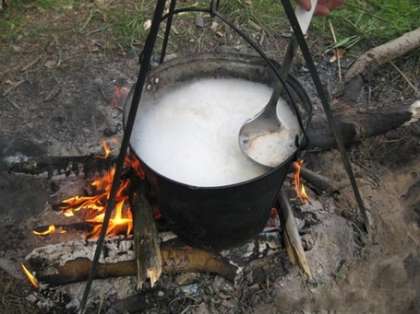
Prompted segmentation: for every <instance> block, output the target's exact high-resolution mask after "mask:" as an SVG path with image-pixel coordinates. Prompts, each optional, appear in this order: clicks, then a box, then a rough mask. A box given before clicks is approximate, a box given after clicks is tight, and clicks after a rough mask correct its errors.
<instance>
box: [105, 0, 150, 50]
mask: <svg viewBox="0 0 420 314" xmlns="http://www.w3.org/2000/svg"><path fill="white" fill-rule="evenodd" d="M151 4H152V3H151V1H135V2H132V3H131V4H130V5H129V7H127V6H113V7H109V8H103V9H100V11H101V14H102V16H103V18H104V22H105V23H106V24H107V25H108V26H109V30H110V31H111V33H112V35H113V36H114V38H115V40H116V41H117V42H118V43H119V45H120V46H123V47H131V46H134V45H136V44H138V43H141V42H143V41H144V39H145V35H146V33H147V30H146V29H145V27H144V23H145V22H146V20H147V19H148V18H150V13H151V10H152V8H151ZM152 5H153V4H152Z"/></svg>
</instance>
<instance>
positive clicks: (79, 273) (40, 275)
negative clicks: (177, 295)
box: [27, 246, 237, 286]
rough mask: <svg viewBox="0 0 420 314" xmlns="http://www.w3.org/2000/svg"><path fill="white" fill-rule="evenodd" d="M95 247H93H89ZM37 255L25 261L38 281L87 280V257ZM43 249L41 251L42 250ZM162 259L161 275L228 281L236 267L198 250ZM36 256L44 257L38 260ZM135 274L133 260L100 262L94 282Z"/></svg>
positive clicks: (173, 251) (174, 251)
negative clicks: (61, 259)
mask: <svg viewBox="0 0 420 314" xmlns="http://www.w3.org/2000/svg"><path fill="white" fill-rule="evenodd" d="M92 247H93V248H94V246H92ZM40 249H41V248H38V249H37V250H38V252H37V254H35V255H34V254H33V255H32V256H29V257H28V259H27V261H28V265H29V267H30V269H31V270H32V271H34V272H35V273H36V277H37V279H38V280H39V281H40V282H42V283H46V284H49V285H51V286H57V285H65V284H69V283H74V282H80V281H84V280H86V279H87V277H88V275H89V270H90V268H91V266H92V261H91V260H90V259H89V258H86V257H79V258H76V259H74V260H68V261H66V262H65V263H64V264H60V263H56V262H53V261H49V260H48V256H44V255H45V253H48V252H49V250H48V249H45V250H44V252H42V251H41V252H40V251H39V250H40ZM41 250H42V249H41ZM160 251H161V256H162V271H163V272H164V273H178V272H207V273H215V274H218V275H220V276H222V277H224V278H226V279H227V280H230V281H234V279H235V276H236V271H237V268H236V266H234V265H231V264H230V263H228V262H227V261H225V260H224V259H222V258H221V257H220V256H218V255H215V254H212V253H210V252H207V251H204V250H201V249H192V248H189V247H182V248H169V247H162V248H161V249H160ZM39 255H42V256H43V259H42V260H40V259H39V257H37V256H39ZM136 274H137V261H136V260H133V259H131V260H123V261H117V262H115V263H110V262H104V263H102V262H101V263H99V264H98V268H97V272H96V276H95V278H96V279H99V278H102V279H104V278H112V277H121V276H134V275H136Z"/></svg>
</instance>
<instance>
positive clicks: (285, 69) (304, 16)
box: [268, 0, 318, 106]
mask: <svg viewBox="0 0 420 314" xmlns="http://www.w3.org/2000/svg"><path fill="white" fill-rule="evenodd" d="M317 4H318V0H312V1H311V9H310V10H309V11H306V10H304V9H303V8H302V7H301V6H299V5H298V6H297V7H296V9H295V15H296V18H297V20H298V22H299V26H300V28H301V30H302V33H303V34H306V33H307V32H308V29H309V25H310V24H311V20H312V17H313V16H314V12H315V8H316V5H317ZM297 46H298V45H297V41H296V37H295V35H292V37H291V38H290V40H289V44H288V45H287V50H286V54H285V56H284V59H283V65H282V67H281V69H280V77H281V79H282V80H283V81H286V79H287V76H288V74H289V71H290V68H291V66H292V63H293V58H294V56H295V54H296V50H297ZM281 89H282V84H281V83H280V82H279V81H278V80H277V79H276V80H275V83H274V88H273V93H272V94H271V97H270V100H269V102H268V104H269V105H271V106H276V105H277V102H278V99H279V98H280V94H281Z"/></svg>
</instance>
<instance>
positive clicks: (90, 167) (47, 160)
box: [0, 154, 115, 176]
mask: <svg viewBox="0 0 420 314" xmlns="http://www.w3.org/2000/svg"><path fill="white" fill-rule="evenodd" d="M114 161H115V160H114V159H113V158H108V159H105V158H100V157H98V156H96V155H93V154H92V155H87V156H43V157H38V158H28V159H26V160H14V159H10V160H7V159H5V160H0V170H2V171H9V172H15V173H24V174H32V175H38V174H42V173H47V174H48V176H52V175H56V174H62V173H63V174H69V173H75V174H79V173H83V174H85V175H89V174H90V173H93V172H99V171H103V170H107V169H109V168H111V166H112V165H113V163H114Z"/></svg>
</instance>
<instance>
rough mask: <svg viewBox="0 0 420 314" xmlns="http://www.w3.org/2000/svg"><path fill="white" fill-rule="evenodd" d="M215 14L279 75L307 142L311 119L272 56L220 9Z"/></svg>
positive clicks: (310, 112) (310, 110)
mask: <svg viewBox="0 0 420 314" xmlns="http://www.w3.org/2000/svg"><path fill="white" fill-rule="evenodd" d="M213 14H214V15H215V16H217V17H218V18H219V19H220V20H221V21H222V22H224V23H225V24H226V25H228V26H229V27H230V28H231V29H233V30H234V31H235V32H236V33H237V34H238V35H239V36H241V37H242V38H243V39H244V40H245V41H246V42H247V43H248V44H249V45H250V46H251V47H252V48H254V50H255V51H256V52H257V53H258V54H259V55H260V56H261V58H263V59H264V61H265V62H266V63H267V64H268V66H269V67H270V69H271V70H272V71H273V72H274V75H275V76H276V77H277V79H278V80H279V81H280V82H281V84H282V85H283V88H284V90H285V91H286V95H287V98H288V99H289V101H290V103H291V104H292V107H293V110H294V111H295V113H296V117H297V120H298V123H299V127H300V128H301V130H302V133H303V141H300V143H299V144H300V145H301V144H302V143H304V142H306V138H307V137H306V132H305V130H306V128H307V127H308V125H309V122H310V119H308V120H307V121H306V122H305V123H304V122H303V120H302V117H301V114H300V112H299V108H298V107H297V105H296V102H295V101H294V99H293V97H292V95H291V93H290V90H289V88H288V86H287V84H286V81H285V80H283V76H282V74H281V72H280V71H279V70H278V69H277V67H276V66H275V65H274V63H273V62H272V61H271V60H270V58H268V56H267V55H266V54H265V53H264V51H262V49H261V48H260V47H259V46H258V45H257V44H256V43H255V42H254V41H253V40H252V39H251V38H250V37H249V36H248V35H247V34H245V33H244V32H243V31H242V30H240V29H239V28H237V27H236V26H235V25H234V24H233V23H231V22H230V21H228V20H227V19H226V18H225V17H224V16H223V15H221V14H220V13H219V12H218V11H214V12H213ZM308 109H309V112H308V114H309V116H311V114H312V106H310V108H308Z"/></svg>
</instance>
